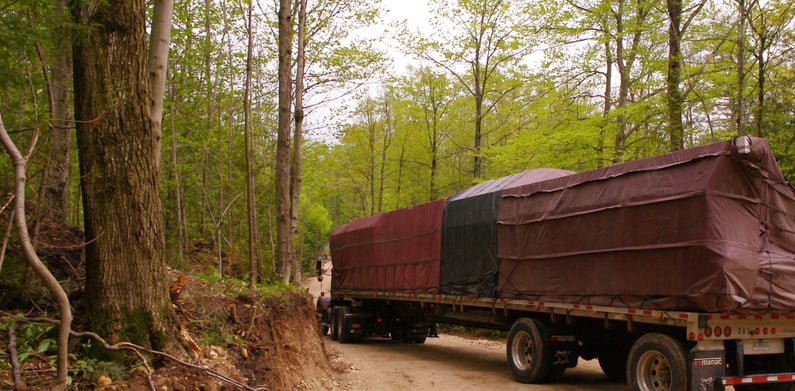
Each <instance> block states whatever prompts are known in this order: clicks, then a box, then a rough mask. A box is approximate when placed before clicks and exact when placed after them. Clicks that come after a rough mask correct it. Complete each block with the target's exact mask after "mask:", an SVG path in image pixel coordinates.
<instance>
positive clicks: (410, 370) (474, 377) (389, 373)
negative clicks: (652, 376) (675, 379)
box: [304, 262, 630, 391]
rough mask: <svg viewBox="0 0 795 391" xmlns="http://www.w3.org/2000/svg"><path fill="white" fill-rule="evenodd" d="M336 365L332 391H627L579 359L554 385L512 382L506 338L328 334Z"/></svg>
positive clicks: (327, 281) (317, 288) (324, 286)
mask: <svg viewBox="0 0 795 391" xmlns="http://www.w3.org/2000/svg"><path fill="white" fill-rule="evenodd" d="M330 266H331V265H330V263H328V262H324V273H323V281H322V282H319V281H318V280H317V279H316V278H314V277H312V278H307V279H306V280H304V287H306V288H307V289H308V290H309V293H310V294H312V295H313V296H314V297H317V296H319V294H320V292H321V291H324V292H328V290H329V287H330V286H331V273H330V270H329V269H330ZM324 342H325V345H326V352H327V353H328V355H329V357H331V360H332V366H333V367H335V368H337V369H338V370H340V374H339V376H338V377H337V378H336V379H335V381H334V384H335V388H334V391H370V390H384V391H391V390H395V391H397V390H400V391H409V390H439V391H447V390H450V391H477V390H491V391H498V390H499V391H502V390H505V391H512V390H522V391H525V390H527V391H530V390H546V391H580V390H589V391H598V390H603V391H628V390H629V389H630V388H629V387H628V386H627V385H625V384H623V383H616V382H611V381H610V380H608V379H607V378H606V377H605V375H604V374H603V373H602V370H601V369H600V368H599V364H598V363H597V362H596V361H595V360H593V361H584V360H580V362H579V363H578V365H577V367H576V368H572V369H568V370H566V373H565V374H564V375H563V377H562V378H561V379H558V380H557V381H555V383H554V384H540V385H539V384H520V383H516V382H515V381H513V379H512V378H511V372H510V370H509V368H508V363H507V359H506V354H505V343H504V341H492V340H485V339H470V338H463V337H459V336H455V335H445V334H440V335H439V338H428V339H427V341H426V342H425V343H424V344H404V343H402V342H395V341H392V340H389V339H368V340H365V341H363V342H360V343H349V344H341V343H339V342H338V341H333V340H332V339H331V337H329V336H325V337H324Z"/></svg>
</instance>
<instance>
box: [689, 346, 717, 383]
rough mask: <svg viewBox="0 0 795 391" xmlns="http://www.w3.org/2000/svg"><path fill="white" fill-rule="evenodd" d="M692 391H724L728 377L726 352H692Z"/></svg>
mask: <svg viewBox="0 0 795 391" xmlns="http://www.w3.org/2000/svg"><path fill="white" fill-rule="evenodd" d="M689 356H690V391H723V390H724V386H723V383H722V382H721V379H722V378H723V377H724V376H726V351H725V350H723V349H716V350H699V351H696V350H691V351H690V354H689Z"/></svg>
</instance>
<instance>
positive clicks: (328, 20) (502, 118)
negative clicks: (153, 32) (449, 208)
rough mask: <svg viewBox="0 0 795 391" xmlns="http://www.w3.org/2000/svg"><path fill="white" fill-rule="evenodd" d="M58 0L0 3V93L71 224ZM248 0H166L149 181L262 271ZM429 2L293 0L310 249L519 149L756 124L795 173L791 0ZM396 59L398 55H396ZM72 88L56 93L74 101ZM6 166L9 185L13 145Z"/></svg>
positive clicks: (269, 61) (479, 174)
mask: <svg viewBox="0 0 795 391" xmlns="http://www.w3.org/2000/svg"><path fill="white" fill-rule="evenodd" d="M56 3H57V2H56ZM54 4H55V3H53V2H52V1H23V2H16V1H10V2H7V3H6V4H4V5H3V6H2V7H0V10H1V11H2V13H1V14H0V18H2V19H3V25H4V26H7V28H4V29H3V31H2V32H0V34H2V35H3V37H2V41H3V42H4V45H3V52H4V55H3V56H2V60H0V61H2V62H3V64H2V66H1V67H0V69H3V72H2V74H0V81H2V83H3V89H2V90H3V93H2V96H0V104H2V105H1V106H0V113H2V115H3V119H4V122H5V125H6V127H7V128H8V129H9V132H10V133H12V134H13V136H14V137H15V138H18V139H20V140H24V139H25V138H26V137H28V136H29V135H30V134H31V131H30V129H33V128H36V129H41V132H42V142H40V143H39V144H38V145H37V147H36V150H35V151H34V155H33V156H32V157H31V161H30V163H29V166H30V167H29V176H30V180H29V182H28V184H27V189H28V190H29V192H30V193H31V196H32V197H35V195H36V193H37V192H39V193H41V192H43V191H44V190H43V189H45V187H43V186H42V184H46V181H47V179H45V178H43V175H45V174H48V173H49V172H48V170H47V169H46V166H47V164H48V162H50V161H52V160H51V158H48V156H50V155H52V153H53V151H51V150H50V149H53V148H61V149H65V150H66V152H67V154H68V155H72V156H67V157H66V160H65V162H66V164H69V165H71V167H69V168H66V172H69V173H72V174H71V175H69V176H68V178H62V180H66V181H67V186H66V189H65V191H66V192H67V193H68V196H67V197H66V204H65V210H64V213H65V215H66V219H67V221H68V223H69V224H71V225H74V226H81V225H82V224H83V222H82V209H81V201H80V200H81V198H80V197H81V196H80V187H79V176H78V175H76V173H77V172H78V171H79V170H78V169H77V164H78V161H77V159H76V158H75V156H74V155H75V151H76V145H75V143H76V141H75V138H74V137H73V136H70V135H71V134H72V133H71V132H69V134H68V135H65V136H66V137H67V139H66V140H53V138H54V137H51V135H52V134H53V133H54V132H55V131H56V130H57V129H59V126H66V127H67V128H70V127H71V125H68V124H65V125H59V124H58V123H55V122H54V121H53V120H52V116H51V115H50V107H49V105H48V102H50V97H49V96H48V95H47V94H48V91H49V90H48V87H47V84H48V83H53V82H54V81H55V78H53V77H52V75H51V74H50V72H54V71H55V70H56V68H55V67H56V64H55V63H54V62H55V60H56V59H57V56H56V54H57V50H61V49H63V45H64V44H63V42H58V40H59V39H63V34H59V31H64V30H63V29H66V28H69V26H68V25H65V23H67V22H65V21H64V20H62V19H59V18H62V17H63V15H58V14H57V13H56V12H55V11H56V9H55V8H54ZM296 4H298V3H296ZM250 6H251V7H249V4H248V3H244V2H225V1H220V2H219V1H211V0H207V1H185V2H177V3H176V4H175V6H174V13H173V19H172V30H171V45H170V52H169V58H168V70H167V77H166V85H165V102H164V109H163V120H162V124H163V125H162V127H163V129H162V137H163V139H162V150H161V152H160V161H161V170H160V171H161V172H160V181H161V189H160V192H161V199H162V203H163V216H164V221H165V222H166V227H165V235H166V243H167V248H168V249H169V253H170V254H171V257H170V259H172V260H173V261H174V262H175V263H177V264H178V262H179V260H180V259H181V256H182V254H184V253H185V252H186V251H190V250H191V249H192V248H193V246H194V245H209V244H210V243H212V244H213V246H214V249H215V250H216V251H218V252H219V254H221V253H224V254H226V253H228V254H234V257H230V259H229V261H228V262H230V263H233V264H232V265H223V264H221V265H219V267H220V268H222V269H224V270H227V271H229V272H230V273H234V274H237V275H242V274H245V273H247V272H248V270H247V269H248V262H245V261H243V260H246V259H248V258H249V257H250V256H252V257H256V258H257V259H258V264H259V271H258V272H259V273H261V275H262V276H263V277H265V279H272V278H273V276H275V275H278V274H279V269H278V268H277V266H276V263H275V259H276V253H275V246H274V243H275V242H276V239H275V227H276V210H275V205H276V201H275V199H276V194H275V180H276V166H277V164H276V143H277V142H276V141H277V135H276V131H275V130H276V129H277V127H278V118H277V115H278V110H277V105H278V103H277V94H278V80H277V77H276V76H277V61H278V53H277V49H278V45H277V42H276V40H277V37H276V32H275V30H274V26H276V24H277V19H276V17H277V9H276V4H275V3H273V2H255V3H252V4H250ZM250 8H251V9H250ZM150 12H151V7H150ZM429 13H430V17H429V25H428V26H427V28H421V29H415V30H412V29H410V28H409V27H408V26H409V25H410V24H409V23H407V22H406V21H401V20H394V19H390V16H389V14H388V13H387V12H386V10H385V9H384V8H383V7H382V6H380V5H379V4H378V2H357V1H350V0H318V1H308V3H307V4H306V11H305V27H304V30H303V34H304V39H303V40H304V42H305V44H304V46H305V47H304V49H303V50H305V64H304V65H303V68H304V69H302V74H303V82H302V84H303V87H302V90H301V92H300V94H302V95H303V96H304V97H303V100H304V102H305V103H304V105H305V107H304V109H303V111H304V113H303V117H304V119H302V122H304V126H303V127H304V130H303V133H304V134H303V137H302V138H296V140H298V142H299V143H300V155H301V160H300V162H301V167H302V168H301V171H300V174H299V175H300V181H301V191H300V196H299V200H298V208H297V216H298V219H297V221H298V228H297V230H298V232H299V234H298V236H297V238H295V239H294V244H295V246H296V247H297V248H296V250H297V251H298V252H299V253H300V254H301V257H302V258H303V263H304V264H305V265H308V264H309V263H311V261H313V260H314V259H316V258H317V257H319V256H322V254H323V252H324V247H325V245H326V241H327V236H328V233H329V231H330V229H331V227H332V226H336V225H339V224H344V223H346V222H348V221H350V220H351V219H353V218H356V217H361V216H365V215H369V214H373V213H379V212H383V211H388V210H392V209H396V208H400V207H405V206H408V205H411V204H416V203H420V202H426V201H430V200H434V199H438V198H440V197H445V196H449V195H451V194H453V193H455V192H456V191H458V190H461V189H463V188H465V187H468V186H471V185H472V184H475V183H477V182H479V181H482V180H486V179H491V178H496V177H500V176H504V175H509V174H512V173H516V172H519V171H522V170H527V169H531V168H537V167H554V168H565V169H571V170H575V171H583V170H589V169H593V168H597V167H601V166H605V165H609V164H613V163H618V162H622V161H626V160H632V159H638V158H642V157H647V156H651V155H655V154H659V153H663V152H667V151H672V150H677V149H681V148H687V147H689V146H694V145H699V144H704V143H709V142H714V141H719V140H725V139H728V138H729V137H731V136H732V135H736V134H751V135H756V136H761V137H765V138H768V139H769V140H770V142H771V144H772V145H773V146H774V148H775V150H776V152H777V156H778V158H779V161H780V164H781V166H782V167H783V169H784V171H785V173H786V175H787V176H788V177H789V178H793V176H795V160H794V159H795V150H793V144H795V143H793V141H795V124H794V123H793V122H794V120H793V118H794V117H793V113H794V112H795V99H794V98H793V94H794V93H793V88H792V86H793V82H795V61H794V60H795V59H794V58H793V57H795V51H793V50H792V49H793V45H795V25H794V24H793V21H792V20H793V15H794V14H795V8H794V6H793V4H792V3H791V2H788V1H779V0H773V1H761V0H731V1H728V0H722V1H721V0H718V1H706V0H697V1H692V0H683V1H674V0H672V1H668V2H667V4H666V3H661V2H657V1H625V0H619V1H607V0H605V1H602V0H583V1H580V0H576V1H575V0H569V1H565V2H561V3H560V4H555V5H554V6H553V5H550V4H547V3H546V2H540V1H529V0H521V1H517V0H511V1H508V0H478V1H475V0H458V1H441V0H430V1H429ZM297 20H298V19H297V18H294V22H295V21H297ZM294 24H297V23H294ZM372 26H380V27H379V28H381V30H378V28H373V27H372ZM294 28H295V29H296V32H297V28H298V27H297V26H294ZM59 29H60V30H59ZM373 31H375V34H373ZM249 50H250V52H249ZM396 58H397V59H400V60H401V63H405V64H408V66H407V67H406V68H405V69H397V68H396V67H395V66H394V59H396ZM247 70H248V71H250V72H251V74H250V78H251V88H249V89H246V88H247V87H246V85H245V83H244V82H243V80H244V79H245V78H246V72H247ZM295 71H296V69H295V67H293V70H292V79H293V82H295ZM65 89H66V91H65V92H64V93H65V94H66V95H65V97H63V98H62V99H66V100H67V101H69V100H71V99H73V94H72V93H71V92H72V91H70V90H71V88H70V87H69V86H66V87H65ZM297 91H298V90H296V93H295V94H298V93H299V92H297ZM244 106H248V107H250V109H249V110H248V112H246V108H245V107H244ZM294 122H295V121H294ZM246 129H248V131H249V134H248V136H247V137H244V133H245V131H246ZM293 137H294V135H293ZM20 142H21V143H23V144H24V141H20ZM58 143H66V144H65V145H58ZM246 143H249V144H246ZM246 148H248V151H249V152H250V156H248V157H247V149H246ZM70 157H71V158H70ZM247 158H248V159H250V163H247V162H246V159H247ZM48 159H50V160H48ZM62 159H63V158H62ZM0 164H3V165H4V166H5V167H7V169H4V170H3V173H5V174H4V175H5V181H4V182H5V183H12V179H11V177H10V173H11V172H12V171H11V170H10V169H8V167H10V166H11V163H10V161H9V160H8V159H6V160H3V161H2V162H0ZM247 164H251V169H250V173H249V172H247V169H246V165H247ZM62 171H63V170H62ZM249 176H251V177H252V178H251V179H252V180H253V186H254V203H253V205H247V203H246V196H245V189H246V183H247V180H248V177H249ZM249 208H251V209H253V214H254V216H255V220H256V227H255V228H256V233H257V234H256V235H255V236H254V241H255V243H254V246H253V247H251V248H253V249H254V251H256V252H257V253H256V254H252V255H249V254H248V252H249V235H248V227H247V224H246V222H247V215H248V213H249V212H248V209H249Z"/></svg>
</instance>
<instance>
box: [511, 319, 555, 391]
mask: <svg viewBox="0 0 795 391" xmlns="http://www.w3.org/2000/svg"><path fill="white" fill-rule="evenodd" d="M506 350H507V351H506V353H507V355H508V366H509V367H510V369H511V374H512V375H513V378H514V380H516V381H518V382H520V383H540V382H543V381H545V380H547V379H548V378H549V375H550V368H551V367H552V348H551V346H550V341H549V331H548V330H547V328H546V326H544V324H543V323H541V322H540V321H539V320H537V319H531V318H521V319H519V320H517V321H516V322H514V324H513V326H511V331H510V332H509V333H508V343H507V346H506Z"/></svg>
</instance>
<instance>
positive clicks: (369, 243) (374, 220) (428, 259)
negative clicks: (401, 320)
mask: <svg viewBox="0 0 795 391" xmlns="http://www.w3.org/2000/svg"><path fill="white" fill-rule="evenodd" d="M444 203H445V200H444V199H441V200H437V201H433V202H429V203H426V204H421V205H415V206H411V207H408V208H405V209H399V210H396V211H392V212H389V213H384V214H380V215H375V216H370V217H366V218H363V219H358V220H354V221H352V222H351V223H349V224H346V225H342V226H339V227H337V228H335V229H334V231H333V232H332V233H331V239H330V244H329V247H330V249H331V260H332V264H333V265H334V266H333V268H332V280H331V284H332V285H331V289H332V291H334V290H335V289H357V290H382V291H384V290H385V291H400V292H406V293H437V292H438V291H439V261H440V259H441V235H442V230H441V226H442V212H443V210H444Z"/></svg>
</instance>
